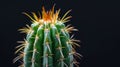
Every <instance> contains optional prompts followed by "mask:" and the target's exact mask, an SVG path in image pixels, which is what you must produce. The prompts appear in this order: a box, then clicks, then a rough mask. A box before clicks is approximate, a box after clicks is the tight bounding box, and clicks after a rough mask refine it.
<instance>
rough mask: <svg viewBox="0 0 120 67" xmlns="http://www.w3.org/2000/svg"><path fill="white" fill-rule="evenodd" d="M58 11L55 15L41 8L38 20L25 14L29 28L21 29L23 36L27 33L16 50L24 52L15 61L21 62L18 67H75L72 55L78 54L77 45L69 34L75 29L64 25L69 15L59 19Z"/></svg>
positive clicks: (51, 11) (36, 17) (34, 16)
mask: <svg viewBox="0 0 120 67" xmlns="http://www.w3.org/2000/svg"><path fill="white" fill-rule="evenodd" d="M59 12H60V10H58V11H56V13H54V7H53V9H52V10H50V11H48V12H47V11H45V9H44V8H43V11H42V16H41V17H40V16H39V17H38V16H37V15H36V14H35V13H33V18H32V17H31V16H30V15H28V14H27V13H24V14H25V15H27V16H28V17H29V18H31V20H32V22H33V23H32V24H31V26H28V25H27V27H26V28H23V29H20V31H22V33H27V36H26V38H25V41H24V42H22V46H20V47H19V49H18V51H19V52H20V51H23V52H21V54H20V55H19V56H18V57H17V58H15V61H16V60H18V59H21V58H22V59H23V65H21V67H74V65H77V62H76V60H75V56H79V54H78V53H77V52H76V51H75V49H74V45H78V44H77V43H75V42H78V40H74V39H72V38H71V37H70V35H69V32H70V31H72V30H76V29H74V28H73V27H71V26H65V24H64V23H65V22H67V21H68V19H69V18H71V16H68V17H66V15H67V14H68V13H69V12H70V11H68V12H66V14H65V15H64V16H63V17H62V18H61V19H60V18H58V14H59ZM18 51H17V52H18Z"/></svg>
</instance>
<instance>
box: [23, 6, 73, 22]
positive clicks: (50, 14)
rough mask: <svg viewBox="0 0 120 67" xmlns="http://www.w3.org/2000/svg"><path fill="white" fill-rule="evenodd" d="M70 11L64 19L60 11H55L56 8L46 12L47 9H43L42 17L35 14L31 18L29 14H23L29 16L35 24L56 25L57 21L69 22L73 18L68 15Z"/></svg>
mask: <svg viewBox="0 0 120 67" xmlns="http://www.w3.org/2000/svg"><path fill="white" fill-rule="evenodd" d="M70 11H71V10H69V11H67V12H66V13H65V14H64V16H63V17H62V18H60V17H59V13H60V9H59V10H56V11H54V6H53V8H52V9H51V10H49V11H46V10H45V8H44V7H42V12H41V15H40V13H39V16H37V15H36V14H35V13H32V14H33V17H31V16H30V15H28V14H27V13H23V14H25V15H27V16H28V17H29V18H30V19H31V20H32V21H33V22H37V23H40V24H43V23H45V22H46V23H51V24H55V23H56V22H57V21H61V22H68V21H69V19H70V18H71V17H72V16H67V14H68V13H69V12H70ZM66 16H67V17H66Z"/></svg>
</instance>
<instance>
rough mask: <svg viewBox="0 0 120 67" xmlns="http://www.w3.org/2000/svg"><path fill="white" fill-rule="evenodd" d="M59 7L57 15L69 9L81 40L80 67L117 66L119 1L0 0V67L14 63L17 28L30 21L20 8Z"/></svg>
mask: <svg viewBox="0 0 120 67" xmlns="http://www.w3.org/2000/svg"><path fill="white" fill-rule="evenodd" d="M54 4H56V6H55V9H59V8H61V16H62V15H63V14H64V13H65V12H66V11H67V10H69V9H72V12H71V13H70V15H72V16H73V18H72V19H71V21H70V22H68V23H67V24H72V25H73V26H74V27H75V28H78V29H79V32H74V34H75V37H76V39H79V40H81V48H78V49H77V51H78V52H79V53H81V54H82V55H83V58H82V59H81V61H80V63H81V64H80V67H120V63H119V62H120V43H119V42H120V30H119V29H120V10H119V9H120V4H119V2H118V1H113V0H108V1H107V0H104V1H102V0H100V1H95V2H92V1H91V0H88V1H87V0H0V67H17V65H18V63H16V64H13V63H12V60H13V58H15V54H14V52H15V46H17V45H19V44H17V43H16V42H17V41H20V40H23V38H24V37H25V35H24V34H20V33H19V32H18V31H17V30H18V29H19V28H21V27H24V26H25V25H26V24H31V22H29V20H30V19H29V18H28V17H26V16H25V15H23V14H22V12H27V13H30V12H37V11H41V7H42V6H43V5H44V6H45V7H46V9H50V8H51V7H52V6H53V5H54Z"/></svg>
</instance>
